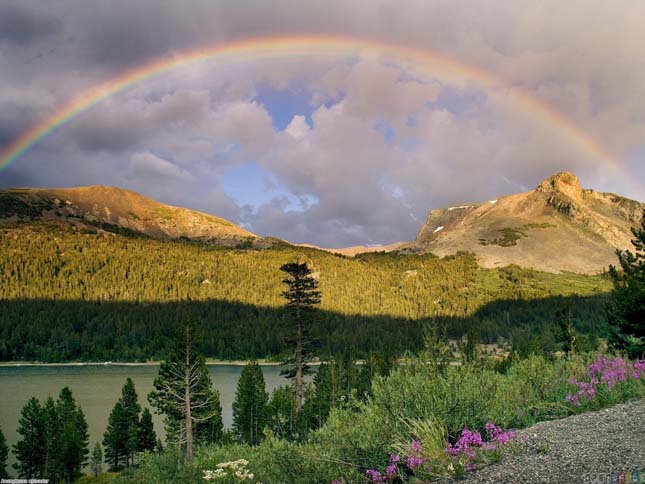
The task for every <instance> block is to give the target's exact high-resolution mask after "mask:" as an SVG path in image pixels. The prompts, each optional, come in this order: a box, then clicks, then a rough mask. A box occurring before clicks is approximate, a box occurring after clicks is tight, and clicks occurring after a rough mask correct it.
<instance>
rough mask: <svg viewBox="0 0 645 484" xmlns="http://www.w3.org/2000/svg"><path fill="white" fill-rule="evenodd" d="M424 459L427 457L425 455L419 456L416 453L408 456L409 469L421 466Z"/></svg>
mask: <svg viewBox="0 0 645 484" xmlns="http://www.w3.org/2000/svg"><path fill="white" fill-rule="evenodd" d="M424 460H425V459H424V458H423V457H419V456H416V455H411V456H409V457H408V461H407V464H408V468H409V469H414V468H415V467H419V466H420V465H421V464H423V461H424Z"/></svg>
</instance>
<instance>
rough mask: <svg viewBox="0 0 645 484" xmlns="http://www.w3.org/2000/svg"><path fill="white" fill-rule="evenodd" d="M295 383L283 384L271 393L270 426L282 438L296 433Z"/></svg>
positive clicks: (287, 437) (288, 437)
mask: <svg viewBox="0 0 645 484" xmlns="http://www.w3.org/2000/svg"><path fill="white" fill-rule="evenodd" d="M294 393H295V392H294V389H293V385H283V386H280V387H278V388H276V389H275V390H273V393H272V394H271V399H270V400H269V405H268V416H269V428H270V429H271V431H272V432H273V433H274V434H275V435H276V436H277V437H280V438H284V439H290V438H291V437H292V436H293V435H294V434H295V433H296V425H295V418H296V405H295V399H294Z"/></svg>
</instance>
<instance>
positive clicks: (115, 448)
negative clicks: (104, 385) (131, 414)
mask: <svg viewBox="0 0 645 484" xmlns="http://www.w3.org/2000/svg"><path fill="white" fill-rule="evenodd" d="M103 447H105V462H106V463H107V464H108V466H109V469H110V470H112V471H115V472H118V471H120V470H121V469H122V468H123V467H125V466H126V465H127V459H128V420H127V416H126V413H125V411H124V410H123V403H122V402H121V400H120V399H119V400H118V401H117V402H116V404H114V407H113V408H112V411H111V412H110V416H109V418H108V426H107V430H106V431H105V434H104V435H103Z"/></svg>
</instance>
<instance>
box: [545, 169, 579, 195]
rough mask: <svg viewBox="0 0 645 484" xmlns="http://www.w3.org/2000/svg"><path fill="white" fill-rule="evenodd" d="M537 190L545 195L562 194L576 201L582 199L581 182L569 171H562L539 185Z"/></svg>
mask: <svg viewBox="0 0 645 484" xmlns="http://www.w3.org/2000/svg"><path fill="white" fill-rule="evenodd" d="M537 190H538V191H541V192H544V193H553V192H557V193H561V194H563V195H566V196H568V197H569V198H571V199H573V200H576V201H578V200H581V199H582V185H581V184H580V180H579V179H578V177H577V176H575V175H574V174H573V173H570V172H568V171H561V172H560V173H556V174H555V175H552V176H550V177H549V178H547V179H546V180H544V181H543V182H542V183H540V184H539V185H538V187H537Z"/></svg>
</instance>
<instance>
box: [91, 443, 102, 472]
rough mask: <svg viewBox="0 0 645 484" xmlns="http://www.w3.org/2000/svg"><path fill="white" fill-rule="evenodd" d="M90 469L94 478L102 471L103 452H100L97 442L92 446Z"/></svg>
mask: <svg viewBox="0 0 645 484" xmlns="http://www.w3.org/2000/svg"><path fill="white" fill-rule="evenodd" d="M90 468H91V469H92V472H93V473H94V477H98V476H99V474H100V473H101V472H102V471H103V451H102V450H101V444H99V443H98V442H97V443H96V444H94V450H93V451H92V459H91V460H90Z"/></svg>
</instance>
